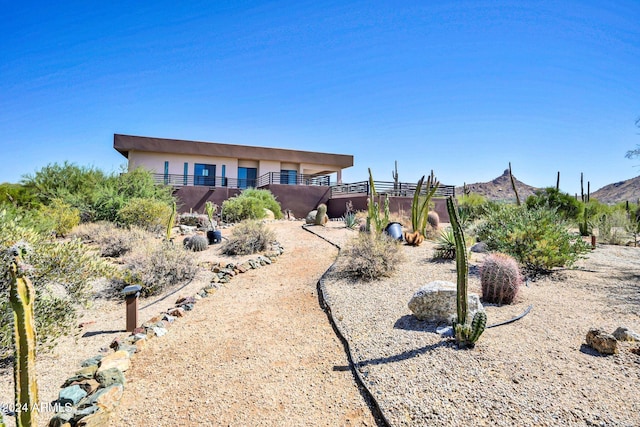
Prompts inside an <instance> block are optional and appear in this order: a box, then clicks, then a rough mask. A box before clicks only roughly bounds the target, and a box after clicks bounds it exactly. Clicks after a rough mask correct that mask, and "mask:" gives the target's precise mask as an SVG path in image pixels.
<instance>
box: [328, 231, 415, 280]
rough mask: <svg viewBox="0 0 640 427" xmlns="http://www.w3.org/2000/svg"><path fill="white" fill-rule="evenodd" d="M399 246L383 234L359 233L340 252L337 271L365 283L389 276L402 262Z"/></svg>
mask: <svg viewBox="0 0 640 427" xmlns="http://www.w3.org/2000/svg"><path fill="white" fill-rule="evenodd" d="M403 258H404V256H403V252H402V250H401V247H400V244H399V243H398V242H397V241H396V240H394V239H392V238H390V237H388V236H386V235H385V234H380V235H373V234H370V233H359V234H358V237H357V238H356V239H354V240H353V241H351V242H350V243H349V244H348V245H347V247H346V248H345V249H344V250H343V251H342V252H341V254H340V260H339V262H338V264H337V267H338V270H339V271H340V272H341V273H342V274H345V275H346V276H349V277H353V278H356V279H362V280H365V281H370V280H375V279H378V278H380V277H389V276H391V275H392V274H393V273H394V272H395V271H396V269H397V268H398V265H399V264H400V262H401V261H402V260H403Z"/></svg>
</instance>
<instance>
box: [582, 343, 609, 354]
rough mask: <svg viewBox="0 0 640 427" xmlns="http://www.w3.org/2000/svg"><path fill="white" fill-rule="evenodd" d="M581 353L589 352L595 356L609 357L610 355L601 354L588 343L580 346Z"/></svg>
mask: <svg viewBox="0 0 640 427" xmlns="http://www.w3.org/2000/svg"><path fill="white" fill-rule="evenodd" d="M580 353H584V354H588V355H589V356H595V357H608V356H610V355H608V354H601V353H599V352H598V350H595V349H593V348H591V347H589V346H588V345H586V344H582V345H581V346H580Z"/></svg>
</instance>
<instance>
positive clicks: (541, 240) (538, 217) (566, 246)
mask: <svg viewBox="0 0 640 427" xmlns="http://www.w3.org/2000/svg"><path fill="white" fill-rule="evenodd" d="M476 232H477V235H478V238H479V239H480V240H481V241H484V242H486V243H487V246H488V247H489V249H490V250H492V251H497V252H502V253H506V254H508V255H511V256H513V257H514V258H515V259H516V260H517V261H518V262H519V263H520V264H521V265H523V266H524V267H525V268H526V269H527V270H529V271H530V272H532V273H541V272H548V271H550V270H551V269H552V268H554V267H562V266H570V265H572V264H573V263H574V262H575V261H577V260H578V258H580V256H581V255H582V254H584V253H586V252H588V251H589V246H588V245H587V244H586V243H585V242H584V241H583V240H582V238H581V237H580V236H578V235H575V234H572V233H570V232H569V229H568V227H567V225H566V224H565V222H564V221H563V220H562V217H561V216H560V215H559V214H557V213H556V212H555V211H554V210H552V209H547V208H540V209H526V208H524V207H519V206H514V205H495V206H494V207H493V208H492V209H491V210H490V211H489V212H487V214H486V216H485V218H484V219H483V221H482V223H481V224H480V225H479V226H478V228H477V230H476Z"/></svg>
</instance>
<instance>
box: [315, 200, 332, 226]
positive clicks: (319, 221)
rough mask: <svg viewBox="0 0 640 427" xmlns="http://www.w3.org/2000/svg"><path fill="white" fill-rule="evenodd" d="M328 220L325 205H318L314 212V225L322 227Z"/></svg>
mask: <svg viewBox="0 0 640 427" xmlns="http://www.w3.org/2000/svg"><path fill="white" fill-rule="evenodd" d="M328 220H329V217H328V216H327V205H325V204H324V203H320V204H319V205H318V209H317V212H316V218H315V225H324V224H325V223H326V222H327V221H328Z"/></svg>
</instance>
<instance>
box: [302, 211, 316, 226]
mask: <svg viewBox="0 0 640 427" xmlns="http://www.w3.org/2000/svg"><path fill="white" fill-rule="evenodd" d="M316 215H318V210H317V209H314V210H312V211H311V212H309V213H308V214H307V216H306V217H305V218H304V222H305V224H315V223H316Z"/></svg>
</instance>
